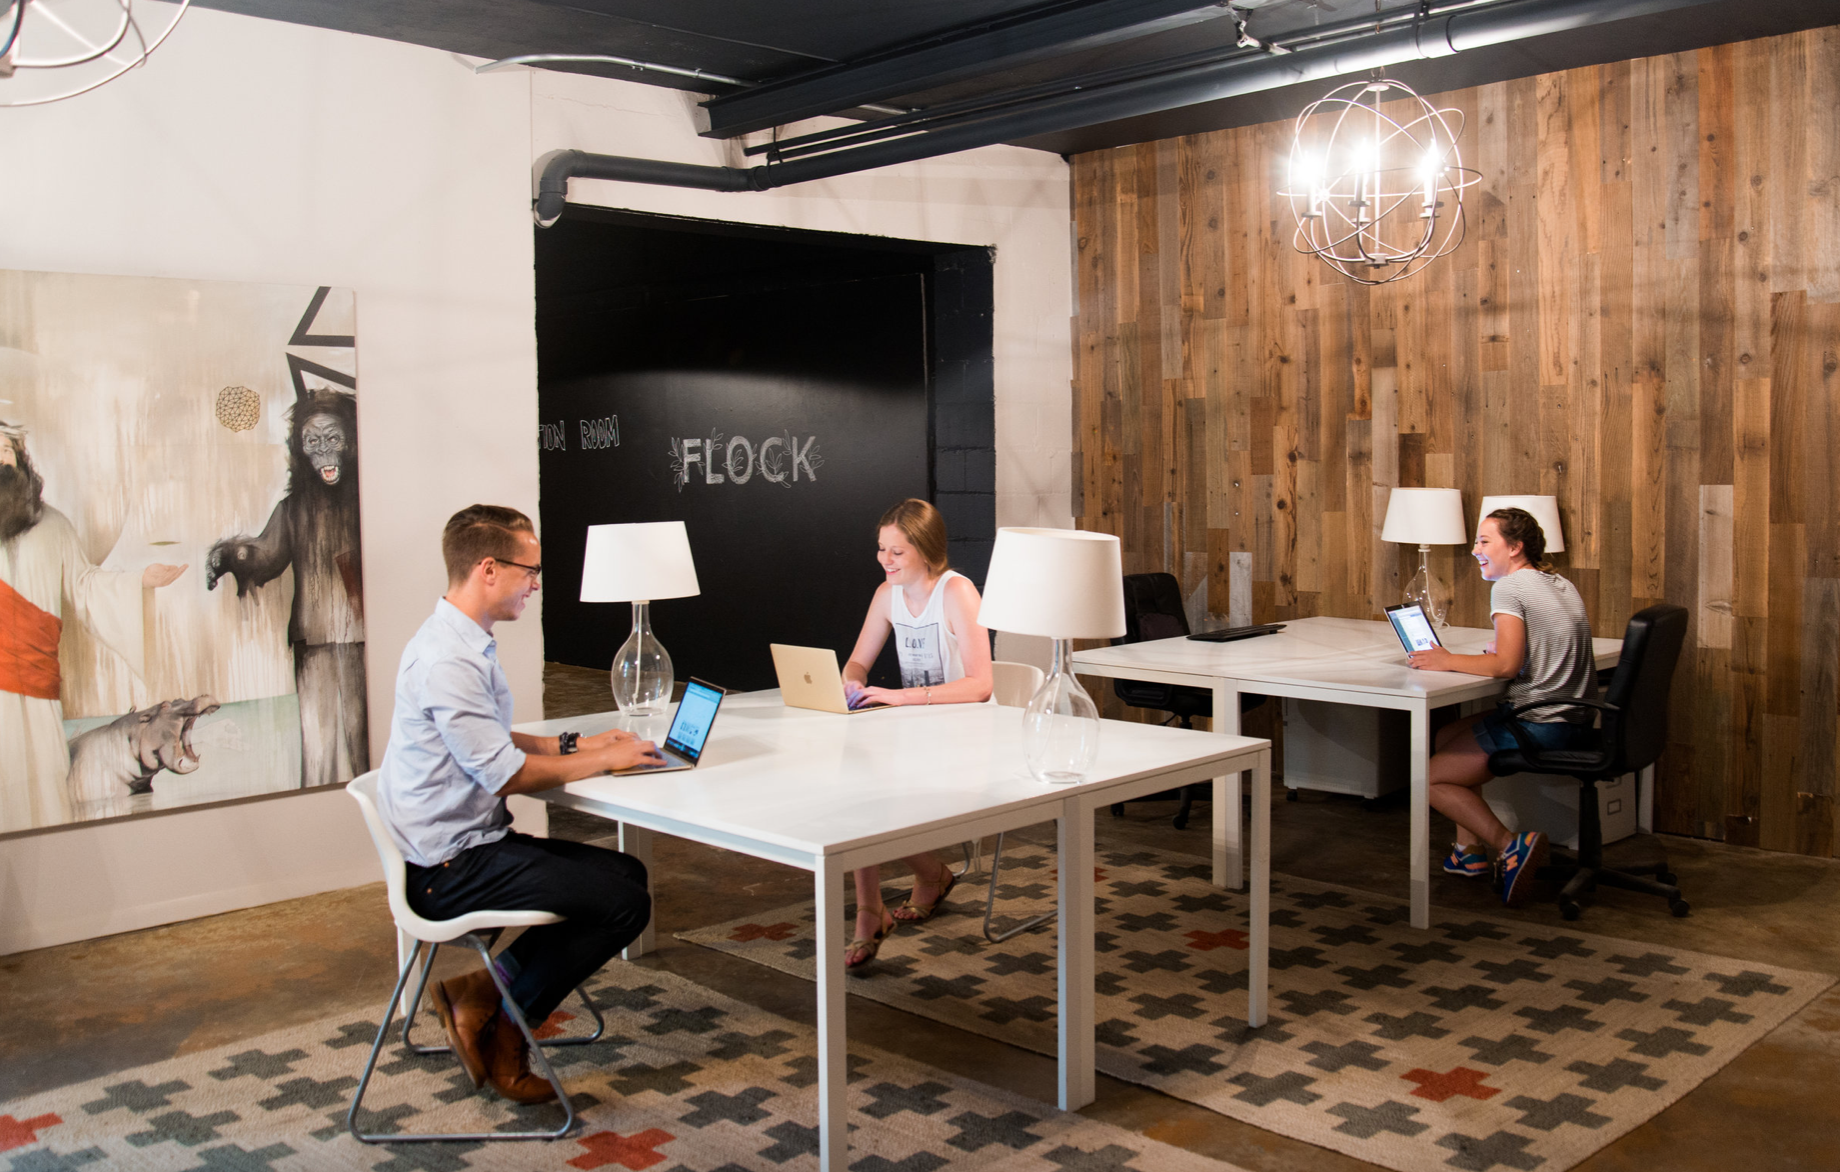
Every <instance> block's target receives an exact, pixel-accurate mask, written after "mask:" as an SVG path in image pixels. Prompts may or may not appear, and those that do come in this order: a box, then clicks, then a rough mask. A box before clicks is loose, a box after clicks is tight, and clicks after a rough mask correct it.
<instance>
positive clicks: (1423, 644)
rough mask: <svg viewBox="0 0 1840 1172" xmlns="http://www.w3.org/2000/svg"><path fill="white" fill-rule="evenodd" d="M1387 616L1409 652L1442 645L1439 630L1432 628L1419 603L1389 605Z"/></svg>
mask: <svg viewBox="0 0 1840 1172" xmlns="http://www.w3.org/2000/svg"><path fill="white" fill-rule="evenodd" d="M1386 617H1387V618H1389V619H1391V620H1392V622H1393V630H1394V631H1396V632H1397V633H1398V635H1399V641H1400V642H1401V643H1403V644H1405V647H1406V651H1407V652H1413V651H1424V650H1426V649H1428V648H1431V647H1440V646H1442V644H1440V643H1439V642H1438V637H1437V631H1435V630H1434V629H1432V626H1431V620H1430V619H1428V618H1426V617H1425V611H1424V608H1423V607H1421V606H1419V605H1418V604H1417V603H1410V604H1408V605H1406V606H1389V607H1387V608H1386Z"/></svg>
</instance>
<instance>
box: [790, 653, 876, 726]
mask: <svg viewBox="0 0 1840 1172" xmlns="http://www.w3.org/2000/svg"><path fill="white" fill-rule="evenodd" d="M768 646H769V647H771V648H772V651H773V670H774V672H776V673H777V674H778V675H779V693H780V696H781V697H782V698H783V699H784V700H785V701H786V707H788V708H810V709H813V710H815V711H818V712H836V713H839V714H841V715H844V716H854V715H856V714H857V713H858V712H873V711H875V710H876V709H877V708H892V707H893V705H891V704H883V703H881V702H880V701H875V702H872V703H869V704H864V705H862V706H860V707H857V708H851V707H850V703H849V700H848V699H846V698H845V696H844V692H843V671H842V670H841V669H840V668H838V666H837V653H836V652H835V651H832V650H831V649H830V648H829V647H794V646H792V645H790V644H787V643H771V644H768Z"/></svg>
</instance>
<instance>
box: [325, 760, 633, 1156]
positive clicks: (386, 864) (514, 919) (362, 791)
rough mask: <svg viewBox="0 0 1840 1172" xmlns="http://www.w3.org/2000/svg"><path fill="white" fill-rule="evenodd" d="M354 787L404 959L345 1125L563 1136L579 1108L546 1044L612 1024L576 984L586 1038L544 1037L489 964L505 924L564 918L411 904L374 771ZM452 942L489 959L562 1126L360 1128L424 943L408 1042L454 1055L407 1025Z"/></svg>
mask: <svg viewBox="0 0 1840 1172" xmlns="http://www.w3.org/2000/svg"><path fill="white" fill-rule="evenodd" d="M345 792H346V793H349V794H350V795H351V796H352V798H353V800H355V801H356V802H357V803H358V809H359V810H361V811H362V812H363V814H364V825H365V828H366V829H368V830H369V831H370V832H371V842H372V844H373V845H375V846H376V848H377V859H378V861H379V862H381V863H382V864H383V885H384V889H385V890H386V891H388V892H389V897H390V915H391V916H392V917H393V918H394V919H395V921H396V931H397V934H398V935H397V956H398V958H399V959H400V960H401V961H402V970H401V972H400V973H398V975H397V977H396V989H395V991H394V992H392V993H391V994H390V1003H389V1005H388V1006H386V1007H385V1008H384V1011H383V1022H382V1024H380V1025H379V1026H378V1027H377V1040H376V1041H375V1042H373V1043H371V1055H370V1058H369V1059H368V1060H367V1061H366V1062H365V1063H364V1075H363V1077H361V1078H360V1079H359V1080H358V1089H357V1090H356V1091H355V1092H354V1093H353V1094H352V1097H351V1109H350V1110H349V1111H347V1112H346V1113H345V1126H346V1127H347V1128H348V1129H350V1131H351V1134H352V1135H353V1136H355V1137H356V1138H358V1139H359V1140H361V1141H363V1142H364V1143H367V1144H379V1143H385V1144H401V1143H432V1142H436V1141H441V1140H494V1139H561V1138H562V1137H563V1136H565V1135H567V1134H568V1133H569V1130H570V1129H571V1128H573V1127H574V1126H575V1107H574V1105H573V1104H571V1103H570V1102H569V1096H568V1094H567V1092H565V1091H564V1090H563V1089H562V1080H560V1079H558V1078H557V1077H556V1072H555V1071H554V1070H553V1069H551V1068H550V1064H549V1059H548V1058H546V1057H545V1056H544V1054H543V1047H544V1046H583V1045H586V1044H588V1043H589V1042H593V1041H597V1040H598V1039H599V1038H600V1036H601V1034H602V1033H603V1032H605V1030H606V1028H607V1023H606V1022H605V1021H604V1020H603V1019H602V1017H601V1013H600V1010H598V1009H596V1008H595V1007H594V1002H592V1001H590V1000H589V999H588V994H587V992H586V990H583V989H580V988H577V989H576V992H577V993H578V994H580V995H581V1000H582V1002H583V1004H585V1005H586V1006H587V1007H588V1012H589V1013H590V1014H592V1015H593V1017H594V1032H593V1033H592V1034H589V1035H586V1036H582V1037H568V1038H550V1039H548V1040H547V1041H543V1042H539V1041H538V1040H537V1037H536V1035H535V1034H533V1033H531V1031H530V1023H529V1022H527V1021H525V1020H524V1013H523V1011H522V1010H521V1009H519V1008H518V1005H517V1002H515V1001H513V1000H512V999H511V992H510V990H508V989H506V988H505V982H504V978H502V977H500V976H499V974H498V969H497V967H496V966H494V965H493V963H492V952H491V946H492V944H493V942H495V941H496V940H497V939H498V935H499V933H500V932H502V931H503V930H504V929H506V928H532V927H536V926H537V925H539V924H560V923H561V922H562V921H563V918H564V917H562V916H559V915H556V914H555V913H554V912H538V911H502V912H501V911H477V912H468V913H467V914H466V915H463V916H457V917H455V918H454V919H451V920H425V919H423V918H422V917H421V916H418V915H416V914H415V912H413V911H412V910H410V908H409V899H408V895H407V893H406V887H407V872H406V870H405V864H404V861H403V856H402V851H401V849H399V848H398V847H397V845H396V840H395V839H394V838H392V837H391V836H390V832H389V829H388V828H387V827H386V826H384V824H383V816H382V815H381V814H380V813H378V811H377V771H376V770H372V771H371V772H369V773H366V774H364V775H363V776H361V777H355V778H353V779H352V780H351V782H350V784H348V785H346V787H345ZM405 939H407V940H413V941H414V942H415V944H414V947H413V948H411V949H409V953H408V956H407V957H404V956H403V955H402V942H403V941H404V940H405ZM455 941H464V942H465V943H466V944H469V945H471V946H472V947H473V948H474V949H476V950H477V951H478V952H479V959H480V960H482V961H484V962H485V966H486V972H488V973H490V974H491V975H492V984H493V985H495V986H497V988H498V994H499V997H500V998H501V999H502V1002H503V1005H504V1008H505V1009H506V1010H507V1011H509V1013H510V1015H511V1019H512V1020H513V1021H515V1022H516V1023H517V1027H518V1030H519V1031H520V1032H521V1033H523V1035H524V1041H525V1044H526V1045H528V1046H529V1047H530V1053H531V1054H532V1056H534V1057H535V1059H536V1062H537V1066H538V1068H539V1070H540V1071H541V1072H542V1074H543V1077H544V1078H546V1079H548V1080H549V1084H550V1086H552V1087H554V1088H555V1089H556V1099H557V1101H558V1102H560V1103H561V1104H562V1109H563V1114H564V1118H563V1121H562V1126H561V1127H558V1128H557V1129H556V1130H554V1131H484V1132H453V1133H446V1134H439V1135H398V1134H393V1133H388V1132H384V1133H375V1134H366V1133H364V1132H361V1131H359V1130H358V1106H359V1104H360V1103H362V1102H363V1101H364V1091H365V1088H366V1087H368V1086H369V1085H370V1081H371V1074H372V1073H373V1072H374V1071H375V1070H376V1067H377V1057H378V1055H379V1054H381V1053H382V1052H383V1039H384V1037H385V1036H386V1035H387V1034H389V1032H390V1022H391V1019H392V1018H394V1016H395V1014H396V1007H397V1005H398V1004H400V1003H401V1001H402V994H403V987H404V986H405V985H407V984H408V982H409V975H410V974H411V973H412V972H414V971H415V969H416V967H417V964H418V962H422V948H423V946H424V945H425V946H427V948H428V956H427V960H426V961H425V962H423V963H421V977H420V979H418V980H417V981H416V984H415V996H414V997H413V998H411V999H410V1002H409V1007H408V1009H407V1010H406V1011H405V1012H404V1015H403V1032H402V1041H403V1045H404V1046H406V1047H408V1048H409V1050H411V1051H412V1052H414V1053H416V1054H449V1053H452V1050H451V1048H450V1047H447V1046H417V1045H416V1044H415V1043H413V1042H411V1041H410V1040H409V1029H410V1027H411V1025H413V1023H414V1021H415V1011H416V1010H417V1008H419V1007H420V1006H421V1003H422V993H423V991H424V990H425V989H427V987H428V975H429V973H430V972H432V971H433V969H434V959H435V955H436V954H437V953H438V952H439V951H440V949H441V945H443V944H448V943H452V942H455Z"/></svg>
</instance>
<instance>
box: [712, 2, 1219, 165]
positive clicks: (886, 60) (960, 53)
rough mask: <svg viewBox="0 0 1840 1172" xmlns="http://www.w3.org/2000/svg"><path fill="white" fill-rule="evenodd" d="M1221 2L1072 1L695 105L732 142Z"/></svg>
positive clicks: (1102, 40) (1144, 28) (1191, 16)
mask: <svg viewBox="0 0 1840 1172" xmlns="http://www.w3.org/2000/svg"><path fill="white" fill-rule="evenodd" d="M1225 11H1226V9H1225V0H1080V2H1078V3H1073V2H1067V0H1063V2H1062V3H1058V4H1054V5H1051V6H1048V7H1047V8H1045V9H1044V8H1037V9H1034V10H1032V11H1029V12H1025V13H1021V14H1018V15H1016V16H1014V17H1009V18H1004V19H1001V20H997V21H988V22H985V23H984V24H983V25H982V26H980V27H977V28H973V29H968V30H963V31H959V32H953V33H947V34H944V35H939V36H933V37H928V38H926V39H925V40H923V41H919V42H915V43H914V44H911V45H902V46H899V47H897V48H894V49H889V50H885V51H883V52H878V53H876V54H875V55H874V56H872V57H869V58H866V59H864V60H861V61H847V62H843V63H840V64H837V65H827V66H824V67H822V68H819V69H814V70H810V71H808V72H806V73H801V74H797V75H795V76H792V77H788V78H786V79H785V80H783V81H770V82H767V83H765V84H763V85H758V86H754V87H752V88H750V89H748V90H745V91H743V92H741V93H736V94H723V95H722V96H720V97H716V98H711V99H710V100H709V101H707V102H704V103H703V109H704V110H705V111H707V113H708V116H709V129H708V130H707V131H705V132H704V133H705V134H706V135H708V136H709V137H711V138H733V137H735V136H736V135H740V134H746V133H748V132H749V131H754V130H766V129H768V128H769V127H773V126H784V125H786V124H787V123H789V122H797V121H799V120H800V119H802V118H811V117H814V116H816V115H819V114H832V113H835V112H836V111H838V110H854V109H856V108H858V107H860V106H862V105H863V104H864V103H866V102H878V101H881V100H883V99H885V98H894V97H899V96H900V95H902V94H905V93H912V92H914V91H915V90H916V89H917V88H923V87H924V88H929V89H930V88H932V87H934V86H938V85H944V84H945V83H947V82H950V81H955V80H958V79H960V78H964V77H975V76H979V75H982V74H987V73H991V72H993V71H995V70H997V69H999V68H1002V67H1004V66H1006V65H1012V64H1015V63H1016V62H1018V61H1023V60H1029V59H1032V58H1036V57H1041V56H1046V55H1048V54H1052V53H1067V52H1072V51H1074V50H1077V49H1090V48H1094V47H1096V46H1099V45H1107V44H1113V43H1115V42H1118V41H1122V40H1128V39H1131V38H1134V37H1141V36H1148V35H1149V34H1151V33H1153V32H1161V31H1163V30H1166V29H1169V28H1172V27H1175V26H1177V25H1180V24H1188V23H1194V22H1196V21H1199V20H1211V19H1213V18H1215V17H1217V16H1220V15H1222V14H1223V13H1224V12H1225Z"/></svg>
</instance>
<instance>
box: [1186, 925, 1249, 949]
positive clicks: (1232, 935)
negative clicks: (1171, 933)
mask: <svg viewBox="0 0 1840 1172" xmlns="http://www.w3.org/2000/svg"><path fill="white" fill-rule="evenodd" d="M1183 935H1184V936H1187V937H1188V939H1189V945H1188V946H1189V947H1190V948H1193V949H1197V950H1199V951H1201V952H1212V951H1214V950H1215V949H1216V948H1237V949H1239V950H1240V951H1241V952H1244V951H1245V950H1246V948H1247V946H1248V944H1249V943H1250V941H1249V940H1248V939H1247V936H1246V934H1245V933H1244V932H1242V931H1240V930H1239V929H1238V928H1228V929H1226V930H1225V931H1222V932H1203V931H1201V930H1200V929H1199V928H1197V929H1196V930H1195V931H1193V932H1184V933H1183Z"/></svg>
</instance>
